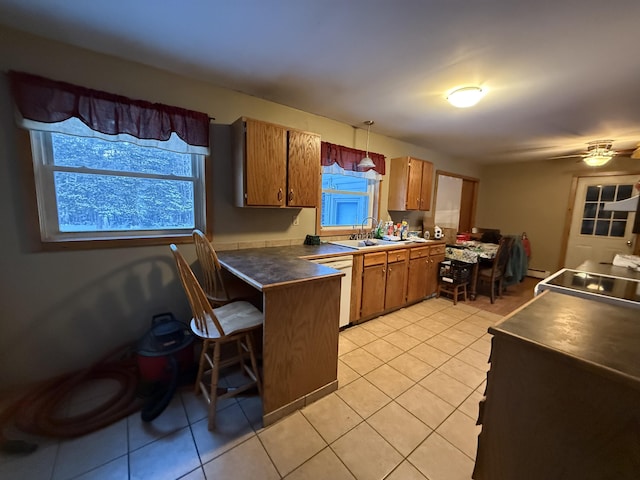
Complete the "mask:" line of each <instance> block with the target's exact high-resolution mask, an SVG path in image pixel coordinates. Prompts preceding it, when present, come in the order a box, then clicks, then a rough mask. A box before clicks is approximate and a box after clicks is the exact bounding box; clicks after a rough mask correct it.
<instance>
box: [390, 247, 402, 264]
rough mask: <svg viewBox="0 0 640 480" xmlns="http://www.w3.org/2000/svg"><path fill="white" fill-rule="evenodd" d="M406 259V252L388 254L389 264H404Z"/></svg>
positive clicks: (399, 251) (393, 251) (396, 251)
mask: <svg viewBox="0 0 640 480" xmlns="http://www.w3.org/2000/svg"><path fill="white" fill-rule="evenodd" d="M406 259H407V251H406V250H392V251H390V252H387V263H395V262H404V261H405V260H406Z"/></svg>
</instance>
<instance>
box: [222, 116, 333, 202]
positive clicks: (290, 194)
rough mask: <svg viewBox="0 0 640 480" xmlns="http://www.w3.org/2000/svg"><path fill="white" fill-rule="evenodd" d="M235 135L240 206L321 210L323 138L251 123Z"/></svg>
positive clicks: (238, 125)
mask: <svg viewBox="0 0 640 480" xmlns="http://www.w3.org/2000/svg"><path fill="white" fill-rule="evenodd" d="M232 131H233V146H234V177H235V187H236V194H235V204H236V205H237V206H239V207H315V206H316V205H317V201H318V197H319V195H318V189H319V188H320V175H321V169H320V135H318V134H315V133H309V132H302V131H298V130H292V129H287V128H286V127H283V126H280V125H275V124H272V123H268V122H262V121H259V120H253V119H249V118H240V119H238V120H237V121H236V122H235V123H234V124H233V126H232Z"/></svg>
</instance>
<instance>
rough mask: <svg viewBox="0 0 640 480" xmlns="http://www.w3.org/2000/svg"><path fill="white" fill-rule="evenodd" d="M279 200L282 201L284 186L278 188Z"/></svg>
mask: <svg viewBox="0 0 640 480" xmlns="http://www.w3.org/2000/svg"><path fill="white" fill-rule="evenodd" d="M278 201H279V202H281V201H282V188H279V189H278Z"/></svg>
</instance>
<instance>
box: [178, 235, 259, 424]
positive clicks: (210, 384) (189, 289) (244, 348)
mask: <svg viewBox="0 0 640 480" xmlns="http://www.w3.org/2000/svg"><path fill="white" fill-rule="evenodd" d="M170 248H171V252H172V253H173V257H174V259H175V261H176V267H177V269H178V276H179V278H180V282H181V283H182V286H183V288H184V292H185V294H186V295H187V299H188V300H189V305H190V306H191V312H192V314H193V319H192V320H191V330H192V332H193V333H194V334H195V335H197V336H198V337H200V338H201V339H202V342H203V344H202V353H201V354H200V362H199V367H198V376H197V378H196V384H195V392H196V394H198V393H200V392H202V393H203V394H204V396H205V398H206V399H207V402H208V403H209V415H208V416H209V425H208V427H209V430H213V429H214V427H215V422H216V404H217V401H218V400H220V399H223V398H227V397H232V396H234V395H237V394H239V393H242V392H244V391H246V390H248V389H249V388H252V387H257V389H258V394H259V395H260V396H262V384H261V382H260V374H259V372H258V363H257V361H256V355H255V351H254V348H253V341H252V339H251V336H252V333H253V332H255V331H258V330H261V329H262V325H263V322H264V317H263V315H262V312H260V310H258V309H257V308H256V307H254V306H253V305H251V304H250V303H249V302H244V301H236V302H230V303H226V304H225V305H223V306H221V307H217V308H213V307H212V306H211V304H210V303H209V299H208V298H207V296H206V295H205V292H204V290H203V289H202V287H201V286H200V284H199V283H198V279H197V278H196V276H195V275H194V273H193V271H192V270H191V267H189V264H188V263H187V261H186V260H185V259H184V257H183V256H182V255H181V254H180V252H179V251H178V248H177V247H176V246H175V245H174V244H171V245H170ZM227 343H235V344H236V346H237V354H236V355H234V356H233V357H232V358H228V359H222V358H221V352H220V350H221V346H222V345H223V344H227ZM246 357H248V360H249V364H247V362H246ZM233 364H237V365H238V366H239V368H240V370H241V371H242V372H243V373H246V375H247V376H248V377H249V380H248V381H247V382H246V383H245V384H244V385H241V386H239V387H237V388H235V389H229V390H227V391H226V393H223V394H219V393H218V379H219V374H220V369H222V368H224V367H226V366H228V365H233Z"/></svg>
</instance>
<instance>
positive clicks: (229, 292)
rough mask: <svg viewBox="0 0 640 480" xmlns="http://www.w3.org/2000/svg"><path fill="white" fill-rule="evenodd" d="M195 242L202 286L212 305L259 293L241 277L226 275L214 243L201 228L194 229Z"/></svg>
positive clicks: (251, 297) (244, 298) (219, 304)
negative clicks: (212, 243)
mask: <svg viewBox="0 0 640 480" xmlns="http://www.w3.org/2000/svg"><path fill="white" fill-rule="evenodd" d="M193 243H194V244H195V246H196V255H197V256H198V263H199V264H200V269H201V270H202V288H203V289H204V293H205V295H206V296H207V298H208V299H209V302H210V303H211V305H213V306H214V307H220V306H222V305H226V304H227V303H230V302H234V301H237V300H250V299H253V298H255V297H256V296H257V295H258V294H259V292H258V291H257V290H256V289H255V288H253V287H252V286H251V285H249V284H247V283H245V282H243V281H242V280H240V279H239V278H237V277H234V276H232V275H225V271H224V270H223V269H222V267H221V266H220V261H219V260H218V255H216V251H215V249H214V248H213V245H211V242H210V241H209V239H208V238H207V237H206V236H205V235H204V233H202V232H201V231H200V230H197V229H196V230H194V231H193Z"/></svg>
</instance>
